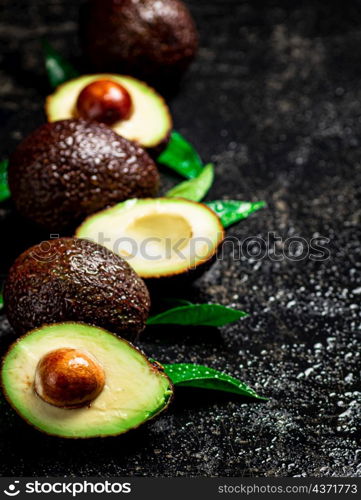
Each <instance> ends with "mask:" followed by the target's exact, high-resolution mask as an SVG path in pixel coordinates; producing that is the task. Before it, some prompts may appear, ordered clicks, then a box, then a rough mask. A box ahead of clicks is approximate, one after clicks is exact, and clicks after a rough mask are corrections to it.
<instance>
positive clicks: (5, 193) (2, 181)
mask: <svg viewBox="0 0 361 500" xmlns="http://www.w3.org/2000/svg"><path fill="white" fill-rule="evenodd" d="M8 166H9V160H2V161H0V202H1V201H5V200H7V199H9V198H10V189H9V184H8Z"/></svg>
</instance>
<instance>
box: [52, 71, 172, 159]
mask: <svg viewBox="0 0 361 500" xmlns="http://www.w3.org/2000/svg"><path fill="white" fill-rule="evenodd" d="M96 82H99V86H98V88H97V86H94V83H96ZM104 82H107V83H108V86H107V88H106V89H105V85H103V83H104ZM111 82H113V83H114V84H115V85H114V86H113V88H112V86H111V85H110V84H111ZM90 85H92V88H93V89H94V88H95V91H94V92H95V94H94V93H93V94H92V95H91V98H92V103H93V104H95V105H96V103H97V99H98V102H99V100H101V101H102V102H103V103H107V104H109V102H110V106H111V105H112V102H113V103H114V106H115V107H116V106H117V103H118V104H119V103H120V101H119V99H118V100H117V96H116V94H117V92H118V93H119V97H120V100H121V95H120V94H121V90H123V94H124V93H127V94H128V99H130V103H129V104H128V105H127V107H128V106H130V109H129V110H127V111H128V112H127V113H126V116H125V117H124V116H123V117H122V116H121V111H122V109H120V114H119V115H118V118H119V119H118V120H115V121H114V120H108V122H107V120H106V119H105V122H107V124H108V125H109V126H111V128H112V129H113V130H114V132H116V133H117V134H119V135H121V136H122V137H125V138H126V139H128V140H130V141H133V142H136V143H137V144H139V145H140V146H143V147H144V148H147V149H150V150H155V151H157V152H158V151H159V152H160V151H161V149H162V147H165V146H166V144H167V142H168V139H169V134H170V131H171V129H172V118H171V115H170V111H169V108H168V106H167V104H166V103H165V101H164V99H163V98H162V97H161V96H160V95H159V94H158V93H157V92H156V91H155V90H154V89H153V88H152V87H150V86H149V85H147V84H146V83H144V82H142V81H140V80H137V79H136V78H132V77H130V76H124V75H115V74H95V75H86V76H81V77H79V78H75V79H73V80H69V81H68V82H66V83H64V84H62V85H60V86H59V87H58V88H57V89H56V90H55V92H54V93H53V94H52V95H50V96H49V97H48V98H47V100H46V105H45V111H46V114H47V117H48V121H50V122H53V121H57V120H66V119H68V118H77V117H79V109H78V105H77V104H78V99H79V97H80V95H81V93H82V91H84V90H85V89H86V88H87V87H88V88H89V86H90ZM109 86H110V91H109ZM83 95H85V93H83ZM114 96H115V98H114ZM85 97H86V96H85ZM123 97H124V96H123ZM121 102H122V104H123V105H124V99H123V100H122V101H121ZM112 116H113V115H112ZM83 118H86V117H85V116H83ZM108 118H109V115H108Z"/></svg>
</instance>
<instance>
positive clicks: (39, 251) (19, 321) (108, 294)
mask: <svg viewBox="0 0 361 500" xmlns="http://www.w3.org/2000/svg"><path fill="white" fill-rule="evenodd" d="M4 306H5V311H6V314H7V317H8V320H9V322H10V324H11V326H12V327H13V328H14V330H15V332H16V333H17V334H19V335H21V334H24V333H26V332H28V331H30V330H32V329H34V328H37V327H40V326H42V325H44V324H53V323H59V322H63V321H80V322H84V323H89V324H92V325H95V326H99V327H103V328H106V329H108V330H110V331H112V332H114V333H117V334H121V336H122V337H125V338H129V337H132V336H134V335H136V334H138V333H139V332H141V331H142V330H143V328H144V326H145V321H146V320H147V318H148V314H149V308H150V298H149V293H148V290H147V288H146V286H145V284H144V282H143V281H142V279H141V278H140V277H139V276H138V275H137V274H136V273H135V271H133V269H132V268H131V267H130V266H129V265H128V263H127V262H126V261H125V260H123V259H122V258H121V257H119V256H117V255H116V254H114V253H113V252H111V251H110V250H108V249H106V248H105V247H103V246H100V245H98V244H97V243H94V242H92V241H89V240H83V239H80V238H59V239H53V240H49V241H46V242H42V243H40V244H38V245H35V246H33V247H31V248H29V249H28V250H26V251H25V252H24V253H23V254H21V255H20V256H19V257H18V258H17V260H16V261H15V263H14V264H13V265H12V267H11V269H10V271H9V274H8V277H7V279H6V282H5V286H4Z"/></svg>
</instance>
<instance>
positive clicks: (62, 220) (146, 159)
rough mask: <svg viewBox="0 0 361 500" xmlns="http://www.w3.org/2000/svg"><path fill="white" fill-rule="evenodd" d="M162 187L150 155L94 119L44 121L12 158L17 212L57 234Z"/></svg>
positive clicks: (22, 143) (10, 182) (12, 183)
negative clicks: (108, 208)
mask: <svg viewBox="0 0 361 500" xmlns="http://www.w3.org/2000/svg"><path fill="white" fill-rule="evenodd" d="M158 185H159V173H158V169H157V167H156V165H155V163H154V161H153V160H152V159H151V158H150V156H149V155H148V154H147V153H146V151H145V150H144V149H143V148H141V147H140V146H138V145H136V144H135V143H133V142H130V141H128V140H127V139H124V138H123V137H120V136H119V135H118V134H116V133H115V132H114V131H113V130H111V129H110V128H109V127H107V126H106V125H104V124H102V123H97V122H95V121H89V120H83V119H70V120H61V121H57V122H54V123H46V124H45V125H43V126H41V127H40V128H38V129H37V130H35V131H34V132H33V133H32V134H30V135H29V136H28V137H27V138H26V139H24V140H23V141H22V142H21V143H20V145H19V146H18V147H17V149H16V150H15V152H14V153H13V154H12V155H11V157H10V163H9V186H10V191H11V195H12V198H13V200H14V203H15V206H16V208H17V210H18V211H19V212H20V213H21V214H22V215H23V216H24V217H27V218H29V219H31V220H32V221H33V222H36V223H37V224H40V225H42V226H44V227H46V228H48V229H49V230H50V231H51V232H53V233H58V232H60V231H61V230H63V229H65V228H68V227H71V226H72V227H73V229H74V227H76V226H77V224H79V222H81V221H82V220H83V219H84V217H86V216H87V215H90V214H91V213H94V212H97V211H98V210H101V209H103V208H105V207H107V206H111V205H114V204H115V203H117V202H119V201H123V200H126V199H129V198H134V197H138V198H142V197H148V196H154V195H155V194H156V192H157V190H158Z"/></svg>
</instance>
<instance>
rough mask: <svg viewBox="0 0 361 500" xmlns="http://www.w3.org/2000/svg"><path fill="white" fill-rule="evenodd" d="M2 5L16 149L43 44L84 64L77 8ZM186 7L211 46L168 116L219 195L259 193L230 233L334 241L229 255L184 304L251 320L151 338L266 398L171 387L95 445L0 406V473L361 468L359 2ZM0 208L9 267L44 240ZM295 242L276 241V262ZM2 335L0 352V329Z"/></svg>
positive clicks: (349, 471) (5, 109)
mask: <svg viewBox="0 0 361 500" xmlns="http://www.w3.org/2000/svg"><path fill="white" fill-rule="evenodd" d="M1 4H2V5H4V6H6V9H5V10H4V11H3V13H2V15H1V25H0V42H1V47H2V67H3V69H2V73H1V81H2V85H1V94H2V95H1V97H2V105H1V109H0V113H1V124H2V137H3V141H2V144H1V147H2V154H3V155H4V156H5V155H7V154H8V153H9V151H11V150H12V148H13V147H14V145H15V144H16V143H17V142H18V140H19V139H20V138H21V137H22V136H23V135H24V134H25V133H26V132H29V131H30V130H31V129H32V128H33V127H34V125H35V124H40V123H41V121H42V119H43V115H42V100H43V97H44V95H45V94H46V92H47V91H48V89H47V84H46V80H45V78H44V73H43V70H42V68H41V64H40V49H39V42H38V40H39V37H40V36H42V35H44V34H47V35H48V36H49V38H50V39H51V41H53V42H54V43H55V45H56V47H57V48H58V49H60V50H61V51H62V52H63V53H64V54H65V55H68V56H69V57H72V58H73V60H75V57H76V54H77V52H76V51H77V49H76V35H75V33H76V28H77V26H76V19H77V8H78V6H77V5H76V4H77V2H71V1H65V0H64V1H56V0H53V1H51V2H46V3H45V2H32V3H31V5H30V4H29V3H28V2H26V1H25V0H22V1H12V2H10V1H8V0H6V1H5V0H2V2H1ZM189 5H190V7H191V9H192V12H193V13H194V15H195V17H196V19H197V21H198V25H199V28H200V31H201V50H200V53H199V57H198V59H197V60H196V63H195V64H194V65H193V66H192V68H191V71H190V72H189V73H188V74H187V76H186V78H185V80H184V81H183V82H182V84H181V87H180V89H179V93H178V94H177V95H176V96H175V97H174V98H173V99H172V101H171V107H172V110H173V113H174V119H175V126H176V128H177V129H178V130H180V132H182V133H184V134H185V135H186V136H187V137H188V138H189V139H191V140H192V141H193V142H194V143H195V144H196V145H197V147H198V149H199V150H200V152H201V153H202V155H203V157H204V159H206V160H209V159H213V160H214V161H215V162H216V172H217V178H216V183H215V185H214V188H213V189H212V191H211V193H210V195H209V199H212V198H213V199H215V198H220V197H223V196H229V197H233V198H238V199H253V200H258V199H265V200H266V201H267V203H268V208H267V209H266V210H263V211H262V212H259V213H257V214H255V215H253V216H252V217H251V218H250V219H248V220H246V221H243V222H241V223H239V224H238V225H237V226H235V227H233V228H231V229H230V230H229V234H230V235H233V236H236V237H238V238H240V240H241V241H244V240H245V239H246V238H247V237H248V236H261V237H263V238H267V233H268V232H275V233H276V235H277V236H282V237H283V238H288V237H290V236H294V235H299V236H301V237H303V238H306V240H307V241H309V240H310V239H311V238H312V237H315V236H317V235H323V236H325V237H327V238H329V239H330V243H329V244H328V245H327V247H328V249H329V251H330V258H329V259H328V260H327V261H325V262H320V261H317V260H312V259H310V258H305V259H303V260H301V261H298V262H295V261H292V260H290V259H281V260H280V259H278V260H275V259H274V258H273V255H272V254H271V255H269V256H268V257H266V258H264V259H262V260H260V261H257V260H256V259H254V258H252V257H250V256H244V257H243V258H241V260H239V261H235V260H234V259H233V258H232V256H231V255H230V251H229V250H228V252H226V253H225V258H224V260H223V261H220V262H218V263H217V264H216V265H215V266H214V267H213V268H212V270H210V271H209V272H208V273H207V274H206V275H205V276H204V278H203V279H202V280H200V281H199V282H198V283H197V284H196V285H195V287H194V288H192V289H189V293H188V295H189V296H190V297H191V298H194V299H197V300H210V301H214V302H220V303H222V304H226V305H233V306H235V307H240V308H243V309H245V310H247V311H249V312H250V313H251V317H249V318H247V319H245V320H243V321H242V322H240V323H238V324H235V325H232V326H229V327H226V328H223V329H221V330H219V331H218V330H211V329H206V330H204V329H183V328H182V329H175V328H173V327H171V328H167V327H165V328H164V329H162V330H160V329H159V330H158V329H152V330H149V331H148V332H146V333H145V334H144V336H143V337H142V342H141V344H140V345H141V346H142V347H143V348H144V349H145V350H146V352H147V353H148V354H149V355H152V356H153V357H155V358H157V359H159V360H160V361H165V362H172V361H177V362H180V361H193V362H201V363H207V364H209V365H211V366H213V367H215V368H221V369H224V370H227V371H228V372H230V373H232V374H234V375H237V376H239V377H241V378H242V379H243V380H245V381H247V382H248V383H249V384H250V385H252V386H253V387H254V388H255V389H257V390H258V391H259V392H260V393H261V394H263V395H267V396H269V397H270V401H269V402H268V403H266V404H260V403H256V404H254V403H251V402H249V401H244V400H241V399H239V398H237V397H230V396H229V395H221V394H220V395H217V394H212V393H209V392H208V393H204V392H200V391H196V390H194V391H193V392H192V391H190V390H188V391H187V390H186V389H183V390H182V391H180V390H178V391H177V394H176V399H175V402H174V404H173V406H172V407H171V408H170V410H169V412H168V413H167V414H164V415H162V416H161V417H160V418H159V419H158V420H156V421H154V422H153V423H151V424H149V425H147V426H146V427H144V428H143V429H140V430H139V431H137V432H134V433H131V434H129V435H127V436H124V437H122V438H119V439H110V440H104V441H99V442H85V443H77V442H75V443H69V442H64V441H58V440H56V439H49V438H47V437H44V436H41V435H39V434H38V433H36V432H35V431H32V430H31V429H28V428H27V427H26V426H25V424H23V423H22V422H21V421H20V420H19V419H18V418H16V417H15V416H14V414H13V413H12V412H11V411H10V410H9V409H8V408H7V406H6V405H5V403H1V410H2V417H1V420H0V422H1V423H0V448H1V456H2V457H6V458H5V459H4V460H2V461H1V469H2V473H3V474H30V475H31V474H40V475H44V474H60V475H63V474H67V475H71V474H84V475H87V474H89V475H113V474H129V475H133V474H137V475H231V476H232V475H234V476H239V475H261V476H265V475H266V476H285V475H291V476H295V475H317V476H331V475H334V476H342V475H348V476H353V475H357V474H360V468H358V467H359V465H358V464H359V462H360V458H361V445H360V443H359V441H358V437H359V436H358V429H359V426H360V402H361V393H360V378H359V368H360V363H359V357H360V349H359V341H360V328H361V318H360V296H361V295H360V294H361V264H360V261H361V247H360V236H361V230H360V214H361V210H360V198H361V162H360V127H361V122H360V116H361V82H360V79H361V70H360V68H361V65H360V55H359V51H358V50H357V47H358V46H359V44H360V42H361V26H360V19H361V3H360V2H354V1H352V2H347V3H345V2H343V3H340V2H327V3H325V2H324V1H323V0H322V1H315V0H309V1H305V2H302V3H299V2H298V3H294V2H292V3H291V2H288V1H286V0H285V1H277V0H274V1H272V2H268V1H253V2H244V1H239V0H197V1H195V0H194V1H193V0H192V1H191V2H189ZM165 184H166V183H165ZM168 185H169V183H168ZM0 213H1V219H2V228H3V231H2V234H3V236H4V240H5V242H3V244H2V245H1V254H2V258H1V265H2V272H5V271H6V269H7V267H8V266H9V264H10V262H11V260H12V259H13V258H14V257H15V256H16V255H17V252H19V251H20V250H21V249H22V248H24V247H26V246H27V245H28V244H29V242H30V241H34V240H35V241H36V240H37V239H39V238H40V237H41V235H40V234H37V233H34V232H33V230H32V229H31V228H29V227H28V226H26V224H25V223H22V222H21V221H20V220H18V219H17V218H16V217H15V216H14V215H13V212H12V211H11V208H10V205H5V206H4V207H3V208H2V209H1V212H0ZM14 227H16V228H17V229H18V231H17V232H16V235H15V236H11V235H12V234H13V232H11V231H14ZM284 247H285V246H284V244H283V243H282V242H278V244H277V251H278V253H279V252H280V251H281V250H282V248H284ZM172 293H173V294H175V293H176V290H172ZM1 331H2V334H3V337H2V339H3V345H4V346H5V344H6V343H7V342H8V340H9V338H10V334H9V333H8V332H9V329H8V325H7V323H6V321H5V319H4V320H3V321H2V330H1Z"/></svg>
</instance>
